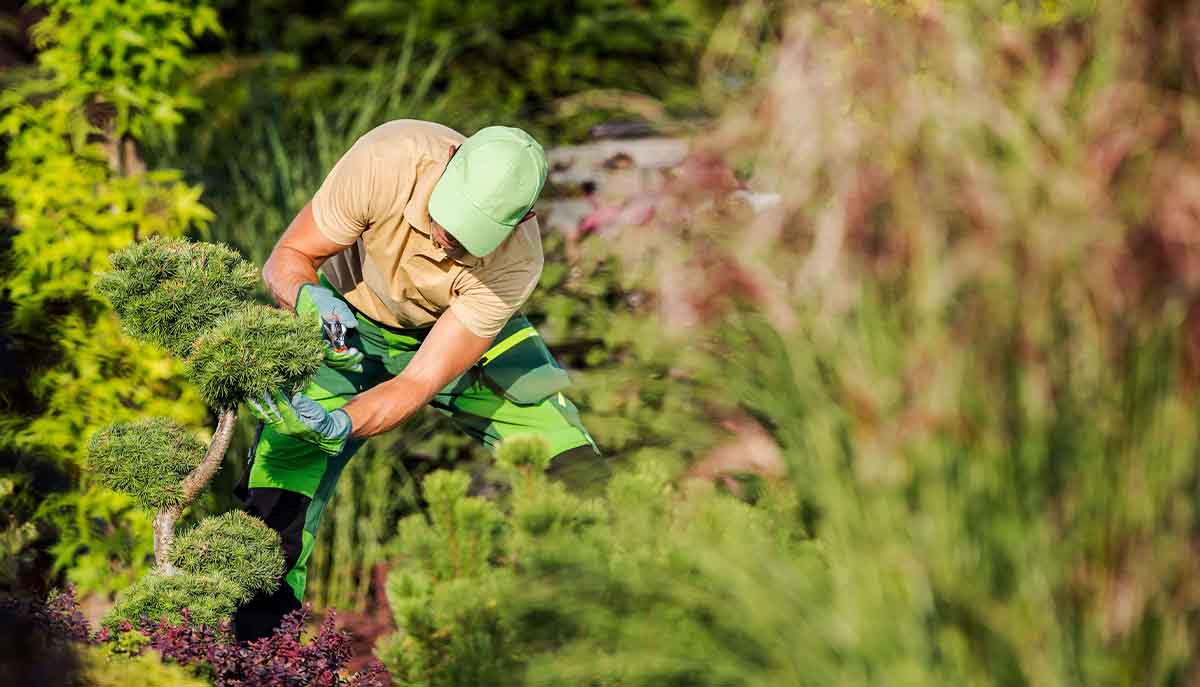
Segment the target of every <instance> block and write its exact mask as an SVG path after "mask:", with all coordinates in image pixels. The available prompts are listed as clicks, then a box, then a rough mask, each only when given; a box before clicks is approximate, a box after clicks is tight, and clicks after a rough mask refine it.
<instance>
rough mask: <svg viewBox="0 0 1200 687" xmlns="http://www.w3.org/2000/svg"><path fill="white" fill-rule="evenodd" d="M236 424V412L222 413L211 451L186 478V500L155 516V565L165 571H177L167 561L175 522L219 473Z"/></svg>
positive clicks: (218, 420) (183, 487)
mask: <svg viewBox="0 0 1200 687" xmlns="http://www.w3.org/2000/svg"><path fill="white" fill-rule="evenodd" d="M236 421H237V411H236V410H235V409H233V408H225V409H223V410H221V411H220V413H219V415H218V418H217V429H216V431H214V432H213V438H212V441H211V442H209V444H208V450H207V451H205V452H204V459H203V460H201V461H200V464H199V465H197V466H196V468H195V469H194V470H192V471H191V472H190V473H188V476H187V477H185V478H183V485H182V490H183V501H182V502H181V503H180V504H179V505H177V506H170V507H167V508H163V509H162V510H160V511H158V514H157V515H156V516H155V517H154V563H155V565H156V566H158V568H159V569H160V570H162V571H163V572H167V573H171V572H174V570H173V569H172V566H171V563H170V561H168V560H167V552H169V551H170V550H171V542H173V541H175V522H176V521H177V520H179V516H180V515H181V514H182V513H183V509H184V508H186V507H187V506H188V504H190V503H191V502H192V501H194V500H196V496H197V495H199V494H200V492H201V491H202V490H203V489H204V487H206V486H208V483H209V482H210V481H211V480H212V478H213V475H215V474H217V470H218V469H220V467H221V462H222V461H224V460H225V452H226V451H227V450H228V449H229V442H230V441H232V440H233V427H234V425H235V424H236Z"/></svg>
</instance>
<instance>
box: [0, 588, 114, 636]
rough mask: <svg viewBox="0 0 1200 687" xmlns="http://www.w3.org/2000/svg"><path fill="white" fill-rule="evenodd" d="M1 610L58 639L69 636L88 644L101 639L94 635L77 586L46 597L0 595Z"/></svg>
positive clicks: (53, 592) (56, 591) (54, 592)
mask: <svg viewBox="0 0 1200 687" xmlns="http://www.w3.org/2000/svg"><path fill="white" fill-rule="evenodd" d="M0 609H3V610H5V611H8V612H9V613H12V614H13V615H16V616H19V617H22V618H26V619H27V620H29V621H31V622H32V623H33V624H34V625H35V626H37V627H38V628H40V629H43V630H45V631H46V633H47V634H48V635H49V636H52V637H55V638H57V639H68V640H71V641H75V642H83V643H85V644H94V643H96V642H98V641H101V640H100V638H99V636H95V637H94V636H93V635H92V629H91V626H90V625H88V621H87V618H85V617H83V613H82V612H80V610H79V601H78V599H76V598H75V588H74V587H67V589H66V591H61V592H60V591H58V590H55V591H52V592H51V593H50V597H49V598H48V599H47V600H45V601H41V600H31V599H20V598H0Z"/></svg>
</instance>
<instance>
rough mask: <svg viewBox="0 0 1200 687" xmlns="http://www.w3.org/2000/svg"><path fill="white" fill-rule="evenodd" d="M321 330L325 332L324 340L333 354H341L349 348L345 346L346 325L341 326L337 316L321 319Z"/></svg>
mask: <svg viewBox="0 0 1200 687" xmlns="http://www.w3.org/2000/svg"><path fill="white" fill-rule="evenodd" d="M321 328H322V329H324V330H325V338H326V339H328V340H329V345H330V346H331V347H332V348H333V351H334V352H335V353H341V352H342V351H344V350H346V349H347V348H349V346H347V345H346V325H344V324H342V321H341V320H340V319H338V316H337V315H330V316H329V317H322V318H321Z"/></svg>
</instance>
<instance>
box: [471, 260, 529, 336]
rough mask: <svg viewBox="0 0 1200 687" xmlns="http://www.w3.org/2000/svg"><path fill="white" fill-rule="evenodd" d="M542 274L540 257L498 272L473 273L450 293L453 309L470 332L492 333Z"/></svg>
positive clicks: (517, 305) (477, 334)
mask: <svg viewBox="0 0 1200 687" xmlns="http://www.w3.org/2000/svg"><path fill="white" fill-rule="evenodd" d="M541 276H542V262H541V260H537V261H534V262H527V263H525V264H522V265H515V266H512V267H510V268H509V269H506V270H504V271H501V272H497V273H485V274H482V275H470V276H468V278H466V279H464V280H463V285H462V287H461V288H460V289H459V290H458V291H457V292H456V293H455V294H454V296H453V297H451V299H450V309H451V310H453V311H454V314H455V316H456V317H458V319H459V321H461V322H462V323H463V325H464V326H465V327H466V328H467V329H469V330H471V333H473V334H475V335H476V336H479V337H482V338H490V337H493V336H495V335H496V334H498V333H499V332H500V330H501V329H503V328H504V325H506V324H508V321H509V319H511V318H512V316H513V315H515V314H516V312H517V310H519V309H520V308H521V306H522V305H524V303H525V301H526V300H527V299H528V298H529V294H531V293H533V289H534V288H535V287H536V286H537V283H538V279H539V278H541Z"/></svg>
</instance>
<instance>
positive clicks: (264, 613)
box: [233, 488, 312, 641]
mask: <svg viewBox="0 0 1200 687" xmlns="http://www.w3.org/2000/svg"><path fill="white" fill-rule="evenodd" d="M311 501H312V499H310V498H308V497H307V496H305V495H304V494H299V493H297V492H294V491H287V490H285V489H270V488H257V489H248V490H247V492H246V498H245V501H244V505H245V507H246V512H247V513H249V514H250V515H253V516H256V517H258V518H262V520H263V522H265V523H267V526H268V527H270V528H271V529H273V530H275V531H276V532H278V533H279V538H280V540H281V543H282V544H283V560H284V565H283V569H284V570H291V569H292V567H293V566H295V565H296V561H297V560H299V559H300V552H301V550H302V548H303V542H304V539H303V534H304V518H305V516H306V514H307V513H308V504H309V503H310V502H311ZM300 606H301V604H300V600H299V599H297V598H296V592H295V590H293V589H292V587H291V586H290V585H289V584H288V583H287V581H286V580H283V579H281V580H280V581H279V588H278V589H276V590H275V591H274V592H273V593H271V594H266V593H259V594H258V595H257V596H255V597H254V598H252V599H250V601H248V602H247V603H246V604H245V605H243V606H242V607H241V608H239V609H237V611H236V612H235V613H234V615H233V633H234V636H236V637H237V639H238V640H240V641H247V640H252V639H258V638H260V637H266V636H268V635H270V634H271V633H272V632H274V631H275V628H277V627H279V623H280V621H282V620H283V616H285V615H287V614H288V613H291V612H292V611H294V610H296V609H298V608H300Z"/></svg>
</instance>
